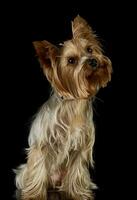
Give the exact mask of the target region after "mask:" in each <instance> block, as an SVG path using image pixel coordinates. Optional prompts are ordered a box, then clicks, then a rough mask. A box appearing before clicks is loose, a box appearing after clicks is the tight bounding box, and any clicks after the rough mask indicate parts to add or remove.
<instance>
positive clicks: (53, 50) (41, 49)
mask: <svg viewBox="0 0 137 200" xmlns="http://www.w3.org/2000/svg"><path fill="white" fill-rule="evenodd" d="M33 45H34V48H35V50H36V53H37V56H38V58H39V61H40V64H41V67H42V69H43V72H44V74H45V75H46V76H47V79H48V80H49V81H51V79H52V74H53V67H54V66H55V65H56V64H55V63H56V62H57V55H58V52H59V50H58V48H57V47H56V46H55V45H53V44H51V43H50V42H48V41H46V40H43V41H35V42H33Z"/></svg>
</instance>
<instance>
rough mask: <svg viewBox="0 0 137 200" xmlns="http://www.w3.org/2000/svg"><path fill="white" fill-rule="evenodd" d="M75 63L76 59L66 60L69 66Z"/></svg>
mask: <svg viewBox="0 0 137 200" xmlns="http://www.w3.org/2000/svg"><path fill="white" fill-rule="evenodd" d="M76 62H77V60H76V58H74V57H70V58H68V63H69V64H71V65H74V64H76Z"/></svg>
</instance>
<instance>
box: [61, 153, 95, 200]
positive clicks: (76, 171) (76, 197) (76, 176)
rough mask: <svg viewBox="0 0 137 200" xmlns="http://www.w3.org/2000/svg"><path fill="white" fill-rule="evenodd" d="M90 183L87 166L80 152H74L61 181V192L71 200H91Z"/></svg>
mask: <svg viewBox="0 0 137 200" xmlns="http://www.w3.org/2000/svg"><path fill="white" fill-rule="evenodd" d="M91 188H92V182H91V179H90V174H89V171H88V166H87V163H86V162H85V160H84V159H83V157H82V153H81V152H79V153H78V152H74V153H73V154H72V156H71V157H70V161H69V166H68V169H67V173H66V176H65V177H64V179H63V180H62V186H61V190H63V191H65V192H66V193H67V194H68V195H69V196H70V197H71V198H73V200H93V199H94V198H93V195H92V192H91Z"/></svg>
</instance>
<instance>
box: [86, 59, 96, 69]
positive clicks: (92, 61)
mask: <svg viewBox="0 0 137 200" xmlns="http://www.w3.org/2000/svg"><path fill="white" fill-rule="evenodd" d="M87 63H88V65H90V66H91V67H92V69H96V68H97V67H98V61H97V60H96V59H95V58H90V59H88V60H87Z"/></svg>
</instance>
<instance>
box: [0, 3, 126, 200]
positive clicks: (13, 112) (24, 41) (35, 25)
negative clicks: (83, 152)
mask: <svg viewBox="0 0 137 200" xmlns="http://www.w3.org/2000/svg"><path fill="white" fill-rule="evenodd" d="M101 2H102V1H96V2H95V1H83V2H82V3H81V5H80V2H78V3H77V4H75V5H74V2H73V3H72V2H69V1H66V2H65V1H64V3H58V5H57V4H55V3H54V2H52V3H50V2H48V3H47V2H45V3H44V4H42V3H40V2H39V3H37V4H35V5H34V3H30V5H29V6H27V5H21V4H20V5H16V7H14V6H13V5H8V9H6V12H5V16H6V17H5V19H6V23H5V36H6V40H5V41H4V42H6V45H5V55H6V56H5V59H4V69H5V71H6V73H5V74H6V75H5V76H4V77H2V78H3V79H4V81H3V85H4V96H5V98H4V103H5V104H6V115H5V117H4V119H5V124H4V130H5V131H4V134H3V135H4V140H2V149H3V151H4V152H5V153H4V164H5V165H4V166H5V167H4V168H5V169H6V174H5V177H6V178H5V177H4V181H5V182H3V185H4V189H5V188H6V192H4V195H5V197H4V199H12V195H13V192H14V190H15V186H14V173H13V172H12V169H13V168H16V167H17V166H18V165H19V164H20V163H23V162H24V160H25V154H24V148H26V147H27V145H28V144H27V137H28V133H29V128H30V123H31V119H32V116H33V115H34V114H35V113H36V111H37V109H38V108H39V107H40V106H41V105H42V104H43V103H44V102H45V101H46V100H47V98H48V96H49V93H50V87H49V83H48V82H47V80H46V78H45V77H44V75H43V73H42V71H41V69H40V67H39V63H38V61H37V59H36V57H35V51H34V48H33V46H32V42H33V41H35V40H44V39H46V40H48V41H50V42H52V43H55V44H58V43H59V42H62V41H64V40H66V39H68V38H70V36H71V23H70V22H71V20H72V19H73V18H74V17H75V16H76V15H77V14H80V15H81V16H82V17H83V18H85V19H86V20H87V21H88V22H89V24H90V25H91V26H92V28H93V30H95V31H96V33H97V34H98V36H99V37H100V38H101V41H102V44H103V47H104V50H105V53H106V55H107V56H109V57H110V59H111V60H112V64H113V75H112V82H111V83H110V84H109V85H108V87H107V88H105V89H102V90H101V91H100V92H99V93H98V95H97V97H98V98H97V99H96V101H95V102H94V120H95V124H96V143H95V151H94V160H95V170H94V175H93V176H94V180H95V182H96V183H97V185H98V187H99V189H98V190H97V191H96V199H97V200H100V199H101V200H102V199H105V200H107V199H108V200H110V199H113V198H115V197H116V198H115V199H117V196H119V191H122V188H121V184H120V183H121V179H122V172H123V168H122V167H121V165H120V162H119V161H122V159H123V155H124V153H123V151H121V149H122V148H123V147H122V143H121V141H122V140H121V138H122V137H123V131H122V130H121V129H122V128H123V127H122V125H121V119H122V118H123V113H122V110H121V105H122V102H123V99H122V92H121V82H122V77H121V71H122V70H124V71H125V73H126V70H127V69H126V65H124V64H123V59H122V56H123V55H122V51H123V33H125V30H126V26H127V24H126V26H125V25H124V20H125V18H124V16H125V10H124V8H121V7H120V5H119V4H118V3H113V2H111V1H110V3H107V2H106V3H105V2H103V3H101ZM51 4H52V5H51ZM10 6H12V7H10ZM61 6H62V7H61ZM13 7H14V8H13ZM10 8H11V9H10ZM127 23H128V22H127ZM128 25H129V24H128ZM123 76H124V75H123ZM127 87H128V86H127ZM124 130H125V129H124ZM5 146H6V150H5ZM3 151H2V152H3ZM2 155H3V153H2ZM122 192H123V191H122Z"/></svg>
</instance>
